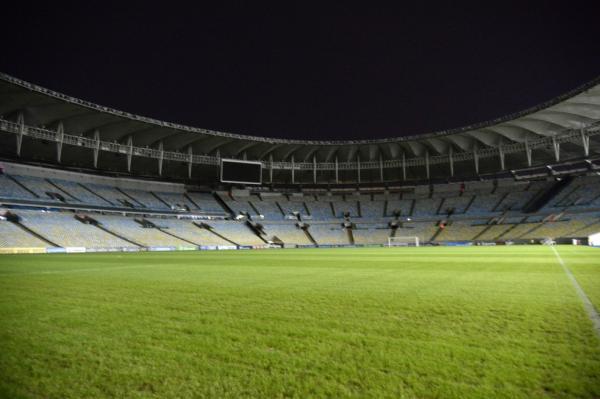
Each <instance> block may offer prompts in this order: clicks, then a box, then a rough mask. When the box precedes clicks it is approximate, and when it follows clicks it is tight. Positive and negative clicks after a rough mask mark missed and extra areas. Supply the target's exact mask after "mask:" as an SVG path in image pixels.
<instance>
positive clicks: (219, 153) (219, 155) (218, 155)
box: [215, 148, 221, 181]
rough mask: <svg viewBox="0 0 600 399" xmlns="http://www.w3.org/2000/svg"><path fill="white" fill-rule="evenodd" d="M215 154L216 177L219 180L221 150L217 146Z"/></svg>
mask: <svg viewBox="0 0 600 399" xmlns="http://www.w3.org/2000/svg"><path fill="white" fill-rule="evenodd" d="M215 156H216V157H217V179H218V181H221V151H219V149H218V148H217V151H216V152H215Z"/></svg>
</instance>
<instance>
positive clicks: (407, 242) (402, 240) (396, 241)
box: [388, 236, 419, 247]
mask: <svg viewBox="0 0 600 399" xmlns="http://www.w3.org/2000/svg"><path fill="white" fill-rule="evenodd" d="M418 246H419V237H417V236H406V237H388V247H418Z"/></svg>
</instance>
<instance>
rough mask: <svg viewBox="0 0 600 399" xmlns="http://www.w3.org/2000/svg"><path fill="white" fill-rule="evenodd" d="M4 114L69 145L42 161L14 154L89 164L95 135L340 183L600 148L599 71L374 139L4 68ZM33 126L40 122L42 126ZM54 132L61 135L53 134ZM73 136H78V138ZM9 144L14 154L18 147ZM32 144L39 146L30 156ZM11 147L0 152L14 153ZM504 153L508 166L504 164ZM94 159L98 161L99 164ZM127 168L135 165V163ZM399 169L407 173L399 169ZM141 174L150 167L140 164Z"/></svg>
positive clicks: (193, 160) (166, 153)
mask: <svg viewBox="0 0 600 399" xmlns="http://www.w3.org/2000/svg"><path fill="white" fill-rule="evenodd" d="M0 116H2V120H3V121H5V122H7V123H8V122H12V123H18V124H19V123H20V124H22V125H23V126H26V127H27V129H24V130H25V133H24V136H29V137H28V138H30V139H32V140H33V141H35V140H34V139H36V138H37V139H40V138H41V139H43V140H46V141H50V142H52V141H56V142H59V143H60V147H61V150H62V147H63V146H62V144H63V142H64V144H66V145H65V146H64V148H65V150H64V151H65V154H67V153H68V154H69V155H68V157H65V158H64V159H63V157H61V155H60V152H61V150H59V154H58V156H56V155H52V156H50V155H48V156H45V158H48V159H43V158H44V156H40V154H42V153H43V151H37V150H36V145H34V144H31V145H30V144H28V145H27V146H23V147H22V148H23V151H21V148H19V149H18V151H17V152H19V153H20V154H19V155H20V156H24V157H25V158H37V159H40V160H44V161H53V159H52V158H56V159H54V161H57V160H58V161H61V162H63V163H65V162H66V161H67V158H68V160H69V161H68V162H69V163H72V164H73V165H80V166H85V165H86V162H87V163H89V162H90V160H91V159H92V157H91V156H90V155H89V154H87V155H83V153H84V151H77V152H76V153H73V151H71V150H70V147H71V146H72V145H79V146H83V147H86V148H88V149H94V148H95V145H94V143H92V144H90V143H89V142H88V141H89V140H92V139H93V140H96V141H95V142H96V143H102V144H98V145H97V147H98V148H99V149H100V150H101V151H102V152H104V151H107V152H114V153H121V154H123V152H124V151H125V152H127V151H129V152H130V155H132V156H133V157H134V158H144V157H147V158H158V159H160V163H161V166H160V171H161V172H162V169H163V167H162V162H163V160H165V161H167V162H168V161H180V163H182V164H183V163H186V162H188V163H190V164H193V165H196V164H198V165H216V164H218V159H219V158H243V159H248V160H260V161H263V163H264V165H265V168H267V169H272V170H273V171H274V172H272V173H274V174H275V175H276V178H275V180H277V175H278V174H279V175H281V176H288V175H289V173H285V172H284V171H285V170H287V169H292V168H293V169H294V170H298V176H300V175H301V173H302V171H305V172H306V173H309V172H311V171H312V172H314V173H312V174H313V175H314V176H316V173H317V172H316V171H319V173H321V172H323V173H325V174H326V173H328V172H327V171H329V172H331V173H333V172H332V171H333V170H334V169H335V173H336V180H337V174H338V171H342V172H340V173H342V174H343V173H345V172H344V171H350V170H357V169H359V170H361V171H362V172H363V177H364V178H367V179H370V180H402V178H403V177H404V178H405V177H406V175H407V174H408V175H410V176H414V177H421V176H420V175H425V174H426V175H427V177H429V176H430V174H432V175H435V174H436V173H437V172H436V171H435V169H436V165H438V166H437V167H438V168H441V169H443V170H446V169H448V166H449V164H450V163H452V166H451V169H452V172H454V169H455V168H456V170H457V173H462V172H461V168H463V169H473V167H472V166H468V167H467V166H465V165H462V164H461V162H462V163H465V162H466V163H468V164H469V165H472V164H474V165H475V172H476V173H477V174H478V173H481V170H483V171H493V170H498V169H505V168H508V167H512V166H511V165H532V164H537V163H544V162H553V161H557V158H560V159H561V160H563V159H575V158H581V157H584V156H588V155H589V154H598V153H600V142H599V141H598V133H599V124H600V78H597V79H595V80H594V81H592V82H589V83H587V84H585V85H583V86H581V87H579V88H576V89H575V90H572V91H570V92H569V93H566V94H564V95H562V96H560V97H557V98H555V99H553V100H551V101H548V102H546V103H544V104H541V105H539V106H536V107H533V108H530V109H528V110H525V111H523V112H519V113H516V114H512V115H508V116H505V117H502V118H498V119H495V120H492V121H488V122H484V123H479V124H475V125H470V126H466V127H463V128H459V129H452V130H447V131H440V132H435V133H428V134H421V135H415V136H409V137H396V138H388V139H377V140H348V141H315V140H285V139H277V138H266V137H258V136H247V135H240V134H232V133H225V132H218V131H212V130H206V129H201V128H194V127H189V126H184V125H178V124H174V123H170V122H163V121H159V120H155V119H152V118H147V117H143V116H139V115H133V114H130V113H127V112H123V111H118V110H115V109H111V108H107V107H103V106H100V105H96V104H93V103H90V102H87V101H83V100H79V99H76V98H73V97H69V96H67V95H64V94H60V93H57V92H54V91H51V90H48V89H45V88H42V87H40V86H37V85H34V84H31V83H28V82H25V81H22V80H19V79H17V78H14V77H11V76H9V75H6V74H0ZM35 128H41V129H40V131H39V132H38V131H37V130H35ZM16 129H17V128H16V127H15V126H13V125H10V126H8V127H7V128H6V129H2V130H3V131H5V132H9V133H18V131H17V130H16ZM34 132H37V133H35V134H34ZM44 132H45V133H44ZM42 133H44V134H46V136H44V134H42ZM36 134H37V136H36ZM52 134H54V135H55V136H56V137H54V138H52V137H50V136H51V135H52ZM1 136H6V135H1ZM76 138H81V139H79V140H78V141H77V140H76ZM2 140H3V142H2V143H3V145H2V146H3V147H7V146H10V145H9V142H8V141H6V140H7V139H6V137H2ZM74 140H76V141H74ZM4 141H6V143H5V142H4ZM586 141H587V143H589V145H586ZM81 143H83V144H81ZM109 143H112V146H110V145H109ZM114 143H118V146H114ZM557 145H558V146H559V149H558V152H557V151H556V150H557ZM12 147H13V149H12V153H13V155H14V153H15V147H14V145H12ZM109 147H110V148H109ZM128 148H129V150H128ZM123 149H124V150H123ZM29 151H33V153H31V154H28V152H29ZM7 152H8V151H3V152H2V154H3V155H4V156H5V157H6V156H10V154H8V153H7ZM158 152H160V153H158ZM80 153H81V155H78V154H80ZM177 154H180V155H177ZM79 157H81V159H78V158H79ZM84 157H85V159H84ZM130 158H131V157H130ZM499 158H501V160H500V161H499ZM505 158H506V160H507V161H508V162H510V163H511V165H508V166H507V165H505ZM137 163H138V164H139V165H140V168H142V169H144V168H150V169H153V168H154V167H152V166H143V162H137ZM94 164H95V165H94V166H98V165H96V162H94ZM461 165H462V166H461ZM120 168H122V169H125V164H124V163H121V166H120ZM109 169H110V168H109ZM126 169H127V170H129V169H131V160H130V161H129V162H128V163H127V168H126ZM134 169H136V168H134ZM400 169H404V170H403V171H402V172H401V171H400ZM393 170H396V172H393ZM407 170H408V173H407ZM140 173H142V174H148V173H151V172H150V171H146V170H140ZM173 173H175V174H177V173H182V172H181V171H180V172H175V171H173ZM440 173H441V172H440ZM444 173H446V172H444ZM182 174H183V175H185V173H184V172H183V173H182ZM309 174H310V173H309ZM371 175H373V176H374V177H373V176H371ZM352 176H354V173H352ZM410 176H409V177H410ZM285 179H287V178H284V179H283V180H285ZM358 179H360V172H359V177H358ZM308 180H309V181H310V180H311V179H310V178H309V179H308ZM314 180H315V181H316V180H317V178H316V177H315V179H314ZM342 180H343V178H342Z"/></svg>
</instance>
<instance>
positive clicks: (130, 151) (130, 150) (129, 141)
mask: <svg viewBox="0 0 600 399" xmlns="http://www.w3.org/2000/svg"><path fill="white" fill-rule="evenodd" d="M127 146H128V147H129V148H128V149H127V172H131V158H133V138H132V137H131V136H129V137H127Z"/></svg>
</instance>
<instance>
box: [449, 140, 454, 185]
mask: <svg viewBox="0 0 600 399" xmlns="http://www.w3.org/2000/svg"><path fill="white" fill-rule="evenodd" d="M448 162H449V163H450V177H454V149H453V148H452V146H450V147H449V148H448Z"/></svg>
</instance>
